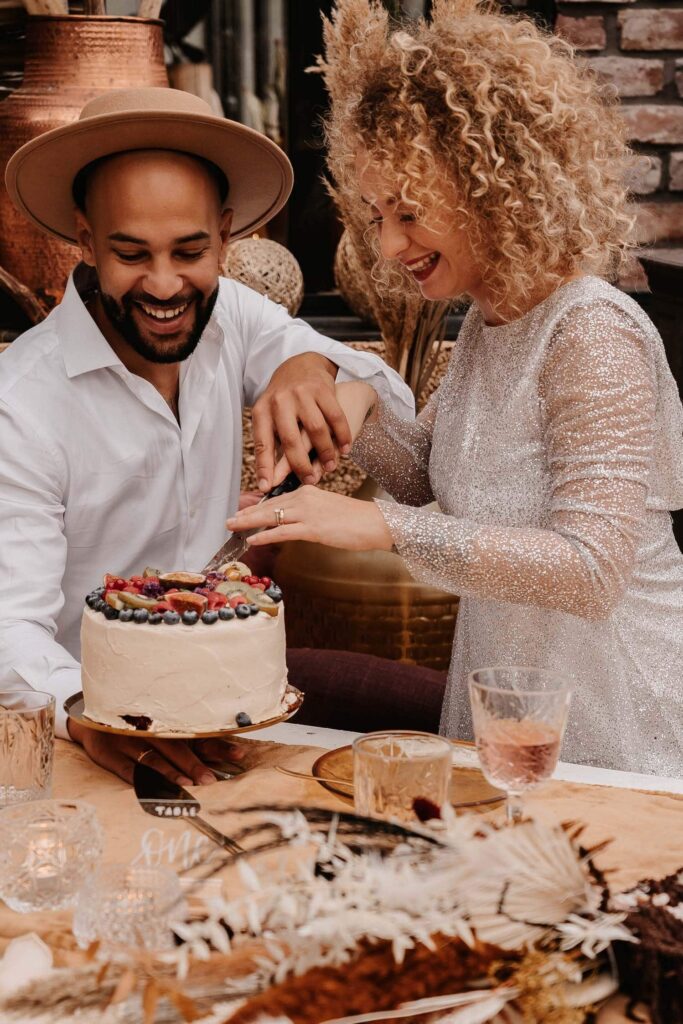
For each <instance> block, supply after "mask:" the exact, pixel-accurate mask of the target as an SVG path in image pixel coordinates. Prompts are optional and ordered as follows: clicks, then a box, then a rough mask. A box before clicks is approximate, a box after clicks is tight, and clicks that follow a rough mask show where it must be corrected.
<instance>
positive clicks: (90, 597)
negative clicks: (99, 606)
mask: <svg viewBox="0 0 683 1024" xmlns="http://www.w3.org/2000/svg"><path fill="white" fill-rule="evenodd" d="M99 596H100V595H99V594H95V593H94V592H93V593H92V594H87V595H86V598H85V603H86V604H87V606H88V608H92V606H93V605H94V604H95V601H97V600H98V599H99Z"/></svg>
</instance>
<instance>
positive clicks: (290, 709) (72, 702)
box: [64, 685, 304, 740]
mask: <svg viewBox="0 0 683 1024" xmlns="http://www.w3.org/2000/svg"><path fill="white" fill-rule="evenodd" d="M303 702H304V695H303V693H302V692H301V690H297V688H296V686H289V685H288V686H287V689H286V690H285V696H284V699H283V704H282V711H281V713H280V714H279V715H275V716H274V717H273V718H268V719H266V720H265V721H263V722H253V723H252V724H251V725H242V726H237V725H236V726H233V727H231V728H229V729H215V730H211V731H210V732H171V731H167V732H153V731H152V730H147V729H134V728H133V727H132V726H123V727H122V728H120V729H119V728H117V727H116V726H114V725H105V724H104V723H103V722H96V721H95V720H94V719H92V718H88V717H87V716H86V714H85V701H84V700H83V694H82V693H74V694H73V695H72V696H71V697H69V698H68V699H67V700H66V701H65V702H64V710H65V711H66V713H67V715H68V716H69V718H71V719H73V721H74V722H78V723H79V724H80V725H84V726H86V728H88V729H95V730H97V732H108V733H111V734H112V735H114V736H139V737H141V738H144V737H145V736H148V737H149V738H150V739H155V740H203V739H209V738H210V737H213V736H218V737H226V736H235V735H237V734H241V733H243V732H254V731H255V730H256V729H267V728H268V726H270V725H278V723H279V722H286V721H287V720H288V719H290V718H291V717H292V716H293V715H295V714H296V713H297V711H298V710H299V708H300V707H301V705H302V704H303Z"/></svg>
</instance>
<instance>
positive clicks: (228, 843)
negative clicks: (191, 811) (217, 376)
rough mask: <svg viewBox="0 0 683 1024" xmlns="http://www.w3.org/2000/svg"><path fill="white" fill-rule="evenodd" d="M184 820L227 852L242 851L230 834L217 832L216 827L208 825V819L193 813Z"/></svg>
mask: <svg viewBox="0 0 683 1024" xmlns="http://www.w3.org/2000/svg"><path fill="white" fill-rule="evenodd" d="M186 821H189V823H190V824H191V825H194V827H195V828H196V829H199V831H200V832H203V833H204V835H205V836H206V837H207V838H208V839H210V840H211V842H212V843H216V845H217V846H222V847H223V849H224V850H227V851H228V852H229V853H244V850H243V848H242V847H241V846H240V845H239V843H236V842H235V840H234V839H231V838H230V836H226V835H224V834H223V833H222V832H219V831H218V829H217V828H214V827H213V825H210V824H209V822H208V821H205V820H204V818H200V817H199V816H198V815H194V816H193V817H191V818H187V819H186Z"/></svg>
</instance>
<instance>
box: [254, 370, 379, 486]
mask: <svg viewBox="0 0 683 1024" xmlns="http://www.w3.org/2000/svg"><path fill="white" fill-rule="evenodd" d="M335 394H336V397H337V401H338V403H339V406H340V408H341V409H342V410H343V411H344V414H345V416H346V419H347V422H348V425H349V429H350V431H351V440H352V442H353V441H355V440H356V438H357V437H358V435H359V434H360V432H361V430H362V429H363V426H364V424H365V423H366V421H369V420H372V418H373V416H374V417H375V418H376V416H377V413H376V411H375V407H376V405H377V392H376V391H375V389H374V388H373V387H372V386H371V385H370V384H366V383H365V382H364V381H362V380H349V381H344V382H343V383H342V384H336V385H335ZM301 443H302V445H303V447H304V448H305V449H306V451H310V449H311V447H312V445H311V441H310V439H309V437H308V434H307V433H306V431H305V430H302V431H301ZM337 454H338V453H337ZM334 468H336V467H335V466H332V469H334ZM290 471H291V467H290V464H289V461H288V459H287V457H286V456H285V455H283V456H282V458H281V459H280V460H279V461H278V463H277V465H276V466H275V472H274V474H273V486H277V484H280V483H282V481H283V480H284V478H285V477H286V476H287V474H288V473H289V472H290ZM313 473H314V476H315V483H318V481H319V480H320V478H321V477H322V475H323V471H322V467H321V465H320V462H319V461H318V460H317V459H316V460H315V461H314V463H313Z"/></svg>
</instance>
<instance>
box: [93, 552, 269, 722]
mask: <svg viewBox="0 0 683 1024" xmlns="http://www.w3.org/2000/svg"><path fill="white" fill-rule="evenodd" d="M85 603H86V606H87V607H86V608H85V609H84V612H83V619H82V623H81V677H82V685H83V697H84V701H85V714H86V716H87V717H88V718H91V719H92V720H93V721H96V722H101V723H103V724H104V725H111V726H115V727H117V728H125V727H126V726H127V725H128V726H130V728H131V729H144V730H149V732H169V731H176V732H186V733H187V732H190V733H192V732H197V733H199V732H211V731H216V730H220V729H230V728H235V727H236V726H244V725H249V724H252V723H254V724H255V723H258V722H262V721H266V720H267V719H269V718H273V717H275V716H276V715H278V714H279V713H280V712H281V711H282V710H283V698H284V694H285V688H286V684H287V665H286V661H285V623H284V606H283V604H282V592H281V591H280V589H279V588H278V587H277V586H276V585H275V584H274V583H273V581H272V580H270V579H268V578H267V577H262V578H259V577H256V576H253V575H251V571H250V569H249V568H248V566H246V565H244V563H242V562H231V563H228V564H226V565H224V566H221V569H220V571H219V572H214V573H208V574H207V575H206V576H204V575H202V574H201V573H189V572H167V573H161V572H157V571H156V570H154V569H145V571H144V573H143V574H142V575H141V576H131V577H130V578H128V579H124V578H122V577H118V576H114V575H112V574H109V573H107V575H106V576H105V578H104V585H103V586H102V587H98V588H97V589H96V590H93V591H92V593H90V594H88V596H87V597H86V599H85Z"/></svg>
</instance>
